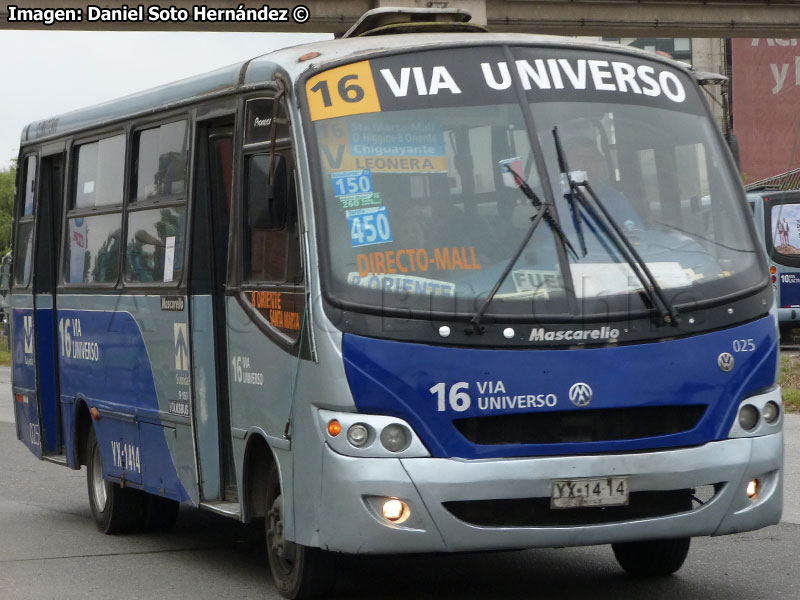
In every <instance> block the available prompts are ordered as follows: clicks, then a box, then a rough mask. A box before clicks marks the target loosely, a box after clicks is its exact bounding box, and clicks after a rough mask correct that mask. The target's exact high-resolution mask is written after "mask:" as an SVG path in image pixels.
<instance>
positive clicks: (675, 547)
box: [611, 538, 692, 577]
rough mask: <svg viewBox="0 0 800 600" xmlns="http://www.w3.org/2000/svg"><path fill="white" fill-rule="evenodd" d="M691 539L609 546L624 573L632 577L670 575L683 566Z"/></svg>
mask: <svg viewBox="0 0 800 600" xmlns="http://www.w3.org/2000/svg"><path fill="white" fill-rule="evenodd" d="M691 541H692V538H678V539H673V540H646V541H643V542H625V543H621V544H611V548H612V549H613V550H614V556H615V557H616V559H617V562H618V563H619V566H621V567H622V568H623V569H625V572H626V573H628V575H632V576H634V577H658V576H662V575H672V574H673V573H674V572H675V571H677V570H678V569H680V568H681V567H682V566H683V562H684V561H685V560H686V555H687V554H689V545H690V544H691Z"/></svg>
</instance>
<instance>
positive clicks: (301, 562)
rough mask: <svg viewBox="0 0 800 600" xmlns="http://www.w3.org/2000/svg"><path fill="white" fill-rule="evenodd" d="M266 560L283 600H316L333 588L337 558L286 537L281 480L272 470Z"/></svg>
mask: <svg viewBox="0 0 800 600" xmlns="http://www.w3.org/2000/svg"><path fill="white" fill-rule="evenodd" d="M264 524H265V530H266V537H267V558H268V559H269V567H270V570H271V571H272V579H273V581H274V582H275V587H276V588H277V589H278V592H279V593H280V594H281V596H283V597H284V598H288V599H289V600H302V599H307V598H314V597H316V596H318V595H319V594H321V593H322V591H323V590H325V589H327V590H330V589H331V588H332V586H333V580H332V577H333V574H334V572H335V570H334V568H333V561H334V557H333V555H332V554H331V553H329V552H325V551H323V550H320V549H319V548H311V547H308V546H301V545H300V544H295V543H294V542H289V541H287V540H286V539H285V538H284V537H283V498H282V496H281V485H280V477H279V476H278V470H277V468H276V467H275V466H272V467H271V468H270V472H269V475H268V484H267V517H266V519H264Z"/></svg>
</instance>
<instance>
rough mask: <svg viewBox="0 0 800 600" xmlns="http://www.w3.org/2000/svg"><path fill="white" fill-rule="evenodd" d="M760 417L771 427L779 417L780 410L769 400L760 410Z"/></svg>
mask: <svg viewBox="0 0 800 600" xmlns="http://www.w3.org/2000/svg"><path fill="white" fill-rule="evenodd" d="M761 415H762V416H763V417H764V420H765V421H766V422H767V423H769V424H770V425H771V424H772V423H774V422H775V421H777V420H778V417H780V416H781V409H780V407H779V406H778V405H777V404H776V403H775V402H773V401H772V400H770V401H769V402H767V403H766V404H765V405H764V408H763V409H762V410H761Z"/></svg>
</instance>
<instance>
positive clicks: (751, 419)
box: [739, 404, 758, 431]
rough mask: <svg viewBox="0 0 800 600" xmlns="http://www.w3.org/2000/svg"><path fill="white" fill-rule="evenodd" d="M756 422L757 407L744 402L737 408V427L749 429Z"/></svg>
mask: <svg viewBox="0 0 800 600" xmlns="http://www.w3.org/2000/svg"><path fill="white" fill-rule="evenodd" d="M757 424H758V409H757V408H756V407H755V406H753V405H752V404H745V405H744V406H742V407H741V408H740V409H739V427H741V428H742V429H744V430H745V431H750V430H751V429H752V428H753V427H755V426H756V425H757Z"/></svg>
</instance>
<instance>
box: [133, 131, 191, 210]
mask: <svg viewBox="0 0 800 600" xmlns="http://www.w3.org/2000/svg"><path fill="white" fill-rule="evenodd" d="M187 144H188V136H187V128H186V121H178V122H176V123H168V124H166V125H162V126H161V127H156V128H154V129H148V130H146V131H142V132H140V133H139V134H137V146H136V178H135V182H136V189H135V190H134V196H133V198H134V200H136V201H142V200H153V199H171V200H180V199H182V198H184V197H185V194H186V152H187V150H186V148H187Z"/></svg>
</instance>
